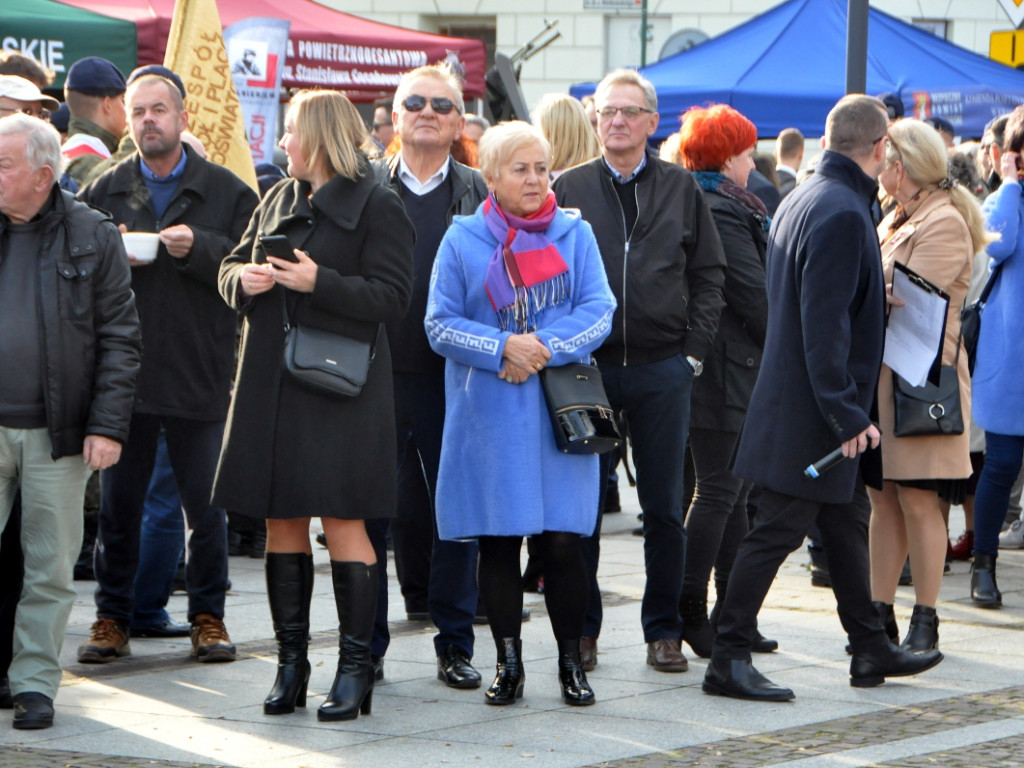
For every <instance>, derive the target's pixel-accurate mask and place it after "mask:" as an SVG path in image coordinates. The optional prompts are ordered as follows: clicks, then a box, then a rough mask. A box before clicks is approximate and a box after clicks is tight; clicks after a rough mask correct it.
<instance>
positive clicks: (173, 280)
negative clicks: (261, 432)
mask: <svg viewBox="0 0 1024 768" xmlns="http://www.w3.org/2000/svg"><path fill="white" fill-rule="evenodd" d="M182 150H183V151H184V152H185V153H186V155H187V156H188V159H187V161H186V163H185V173H184V174H183V175H182V177H181V182H180V183H179V185H178V189H177V191H176V192H175V193H174V197H173V198H172V199H171V202H170V204H169V205H168V206H167V210H166V211H164V215H163V218H161V219H157V216H156V212H155V211H154V209H153V203H152V200H151V198H150V194H149V190H148V189H147V188H146V184H145V182H144V181H143V179H142V171H141V170H140V169H139V154H138V153H137V152H134V153H132V154H131V155H129V156H128V157H126V158H125V159H124V160H122V161H121V162H120V163H118V164H117V165H115V166H114V167H113V168H111V169H110V170H109V171H107V172H106V173H104V174H102V175H101V176H99V177H98V178H97V179H95V180H94V181H93V182H92V183H91V184H89V185H88V186H87V187H85V189H83V190H82V191H81V192H80V193H79V195H78V196H79V197H80V198H81V199H82V200H84V201H85V202H87V203H89V204H90V205H94V206H96V207H97V208H101V209H103V210H105V211H108V212H109V213H110V215H111V216H112V217H113V219H114V223H115V224H124V225H125V226H126V227H127V228H128V231H129V232H159V231H160V230H162V229H166V228H167V227H172V226H174V225H176V224H186V225H187V226H188V227H189V228H190V229H191V230H192V235H193V238H194V240H193V244H192V250H191V251H190V253H189V255H188V256H187V257H186V258H184V259H176V258H174V257H172V256H171V255H170V254H169V253H168V252H167V248H166V247H165V246H164V244H163V243H160V246H159V248H158V249H157V255H156V261H155V262H153V263H152V264H148V265H145V266H140V267H133V268H132V271H131V273H132V290H133V291H134V292H135V303H136V305H137V307H138V311H139V322H140V324H141V326H142V370H141V371H140V372H139V377H138V379H137V381H136V384H135V406H134V410H135V412H136V413H147V414H156V415H159V416H174V417H178V418H184V419H198V420H202V421H221V420H222V419H223V418H224V416H225V414H227V410H228V401H229V399H230V397H231V375H232V372H233V371H234V364H235V331H236V328H237V317H236V315H235V313H234V312H232V311H231V309H230V308H229V307H227V306H225V305H224V301H223V300H222V299H221V297H220V295H219V294H218V292H217V272H218V270H219V269H220V263H221V260H222V259H223V258H224V257H225V256H226V255H227V254H229V253H230V252H231V249H232V248H234V247H235V246H236V245H237V244H238V239H239V238H240V237H241V236H242V232H244V231H245V225H246V222H248V221H249V219H250V218H251V217H252V212H253V209H255V207H256V203H257V202H258V201H259V199H258V198H257V196H256V193H255V192H254V191H253V190H252V189H251V188H250V187H249V186H248V185H246V183H245V182H243V181H242V180H241V179H240V178H238V177H237V176H236V175H235V174H233V173H232V172H231V171H229V170H228V169H226V168H223V167H221V166H219V165H216V164H215V163H211V162H210V161H208V160H204V159H203V158H202V157H200V156H199V155H197V154H196V153H195V152H194V151H193V149H192V148H191V147H190V146H188V145H187V144H182Z"/></svg>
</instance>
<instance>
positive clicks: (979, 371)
mask: <svg viewBox="0 0 1024 768" xmlns="http://www.w3.org/2000/svg"><path fill="white" fill-rule="evenodd" d="M985 224H986V227H987V228H988V229H989V230H991V231H992V232H996V233H998V234H1000V235H1001V238H1000V239H999V240H996V241H995V242H993V243H990V244H989V246H988V248H987V249H986V252H987V253H988V255H989V256H991V257H992V263H993V266H995V265H996V264H1002V269H1001V270H1000V273H999V278H998V279H997V280H996V284H995V287H994V288H993V289H992V293H991V294H990V295H989V297H988V303H987V304H986V305H985V311H984V312H983V313H982V321H981V335H980V336H979V337H978V357H977V362H976V363H975V366H974V378H973V381H972V385H971V386H972V397H973V405H972V411H973V414H974V421H975V422H976V423H977V424H978V426H980V427H981V428H982V429H984V430H986V431H988V432H996V433H997V434H1001V435H1024V378H1022V377H1021V376H1020V373H1019V371H1018V368H1017V363H1018V362H1019V361H1020V360H1022V359H1024V202H1022V199H1021V185H1020V184H1019V183H1018V182H1016V181H1012V180H1004V181H1003V183H1002V186H1000V187H999V189H997V190H996V191H995V192H993V193H992V194H991V195H990V196H989V198H988V199H987V200H986V201H985Z"/></svg>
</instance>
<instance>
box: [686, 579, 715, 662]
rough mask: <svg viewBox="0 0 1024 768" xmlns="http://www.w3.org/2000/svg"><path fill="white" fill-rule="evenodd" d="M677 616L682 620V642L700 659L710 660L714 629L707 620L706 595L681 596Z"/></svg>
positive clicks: (713, 642)
mask: <svg viewBox="0 0 1024 768" xmlns="http://www.w3.org/2000/svg"><path fill="white" fill-rule="evenodd" d="M679 616H680V618H682V620H683V636H682V640H683V642H685V643H686V644H687V645H689V646H690V648H692V649H693V652H694V653H695V654H697V655H698V656H700V657H701V658H702V659H710V658H711V647H712V646H713V645H714V644H715V628H714V627H713V626H711V622H710V621H709V620H708V600H707V595H705V596H704V597H703V598H701V597H698V596H697V595H687V594H683V596H682V598H681V599H680V600H679Z"/></svg>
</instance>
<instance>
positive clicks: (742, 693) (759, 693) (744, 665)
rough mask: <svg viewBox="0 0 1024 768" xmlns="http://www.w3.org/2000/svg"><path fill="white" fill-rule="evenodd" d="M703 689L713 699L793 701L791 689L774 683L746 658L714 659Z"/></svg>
mask: <svg viewBox="0 0 1024 768" xmlns="http://www.w3.org/2000/svg"><path fill="white" fill-rule="evenodd" d="M701 690H702V691H704V693H710V694H711V695H712V696H729V697H731V698H734V699H750V700H751V701H789V700H790V699H792V698H793V692H792V691H791V690H789V688H783V687H782V686H781V685H776V684H775V683H773V682H772V681H771V680H769V679H768V678H767V677H765V676H764V675H762V674H761V673H760V672H758V671H757V670H756V669H754V665H753V664H751V663H750V662H749V661H747V660H746V659H715V658H713V659H711V661H710V662H708V669H707V672H705V673H704V683H703V684H702V685H701Z"/></svg>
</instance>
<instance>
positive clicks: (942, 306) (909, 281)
mask: <svg viewBox="0 0 1024 768" xmlns="http://www.w3.org/2000/svg"><path fill="white" fill-rule="evenodd" d="M893 267H894V270H895V272H894V276H893V284H894V286H895V285H896V283H897V280H896V273H899V274H900V275H902V277H904V278H905V281H901V282H904V284H905V285H906V286H909V287H910V288H912V289H914V290H919V291H921V292H922V294H920V295H918V296H917V297H916V300H917V301H916V302H915V303H919V304H923V306H924V307H925V308H926V309H927V310H929V311H930V312H931V313H933V314H934V315H936V316H940V317H941V323H940V327H939V334H938V338H937V339H936V342H937V343H936V344H935V350H934V353H933V354H931V355H930V356H929V358H927V359H930V360H931V365H930V367H929V369H928V374H927V381H929V382H931V383H933V384H935V385H936V386H937V385H938V383H939V376H940V368H941V366H942V347H943V342H944V340H945V336H946V317H947V316H948V310H949V294H948V293H946V292H945V291H944V290H942V289H941V288H939V287H938V286H937V285H935V284H934V283H932V282H930V281H929V280H927V279H926V278H924V277H922V276H921V275H919V274H918V273H917V272H915V271H914V270H912V269H910V267H908V266H907V265H906V264H901V263H900V262H895V263H894V264H893ZM894 292H895V291H894ZM903 298H904V299H905V300H906V299H909V298H910V297H903ZM908 303H909V302H908ZM902 309H903V308H902V307H893V308H891V309H890V312H889V317H888V318H887V325H888V324H889V323H891V322H892V317H893V315H892V313H893V311H894V310H902ZM932 333H934V332H933V331H931V329H929V335H931V334H932ZM888 344H889V333H888V332H887V334H886V351H887V352H888V351H889V348H888ZM889 365H890V367H893V365H892V363H891V362H890V363H889ZM918 370H920V368H919V369H918ZM905 378H909V377H905Z"/></svg>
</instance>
